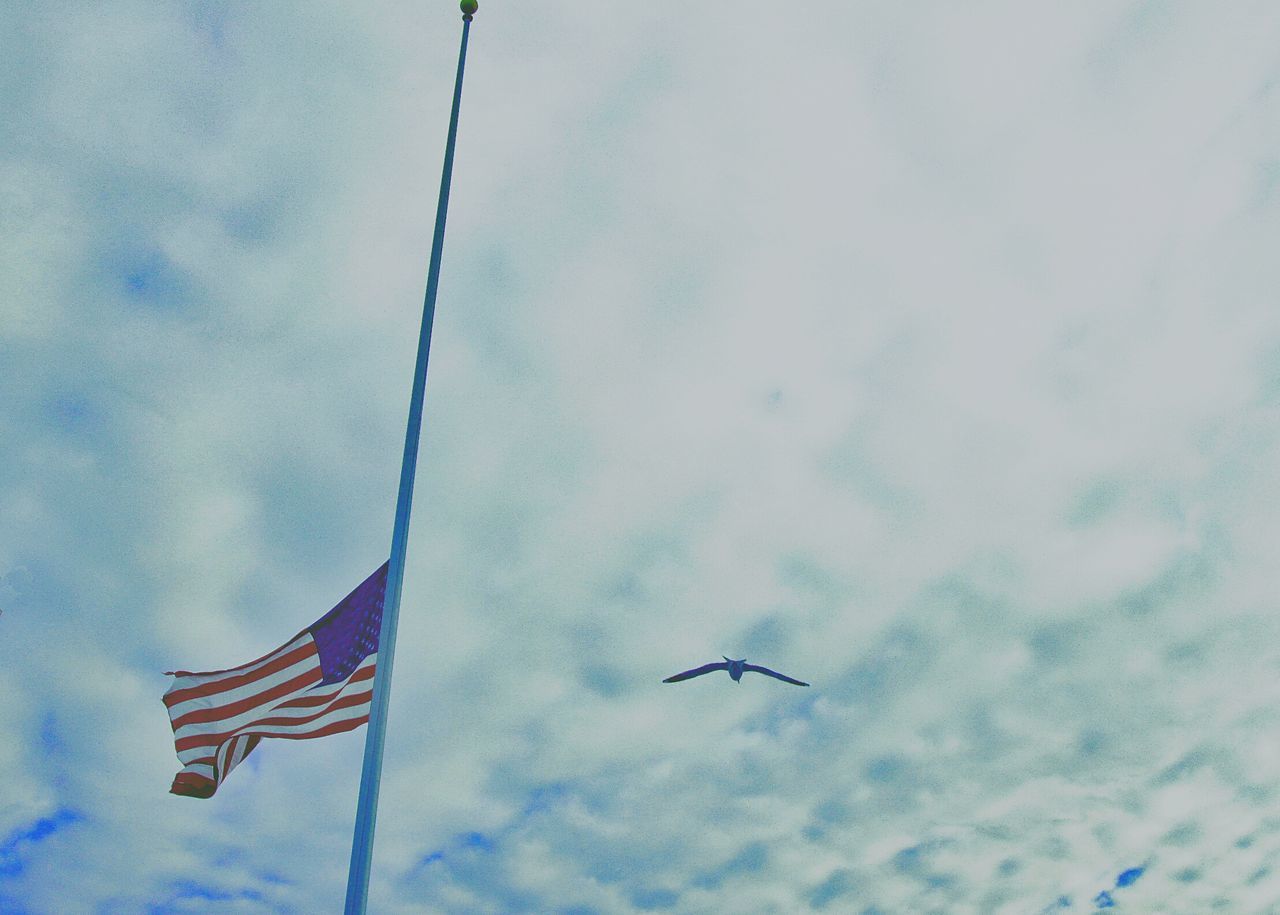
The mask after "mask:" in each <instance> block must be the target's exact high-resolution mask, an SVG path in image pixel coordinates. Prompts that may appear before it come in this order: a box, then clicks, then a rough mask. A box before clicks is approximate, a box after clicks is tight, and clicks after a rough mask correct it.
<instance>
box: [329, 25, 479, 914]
mask: <svg viewBox="0 0 1280 915" xmlns="http://www.w3.org/2000/svg"><path fill="white" fill-rule="evenodd" d="M477 6H478V4H477V2H476V0H462V3H461V7H462V44H461V46H460V47H459V49H458V76H457V80H456V81H455V82H454V86H453V110H452V112H451V113H450V115H449V138H448V140H447V142H446V143H445V149H444V169H443V173H442V174H441V176H440V201H439V203H438V204H437V205H436V230H435V237H434V239H433V240H432V242H431V263H430V266H429V267H428V268H427V291H426V296H425V298H424V299H423V305H422V330H421V331H420V333H419V336H418V362H417V365H416V367H415V369H414V374H413V394H412V395H411V397H410V398H409V425H408V429H407V430H406V431H405V437H404V461H403V463H402V464H401V465H400V492H399V495H398V497H397V499H396V520H395V528H394V529H393V531H392V534H391V560H390V562H389V563H388V566H387V591H386V599H385V602H384V604H383V610H382V629H381V632H380V633H379V637H378V664H377V673H376V674H375V675H374V678H373V701H372V704H371V707H370V709H369V729H368V731H367V732H366V734H365V741H364V765H363V766H362V768H361V770H360V798H359V801H358V802H357V805H356V828H355V836H354V838H353V839H352V842H351V870H350V872H349V873H348V875H347V905H346V909H345V910H344V911H345V915H364V911H365V905H366V903H367V900H368V897H369V865H370V863H371V862H372V860H373V832H374V825H375V823H376V821H377V818H378V788H379V783H380V781H381V778H382V745H383V742H384V739H385V737H386V733H387V703H388V700H389V699H390V696H391V667H392V662H393V659H394V655H395V650H396V623H397V621H398V618H399V615H400V586H401V584H402V583H403V582H404V557H405V547H406V545H407V543H408V539H409V510H410V507H411V505H412V502H413V477H414V471H415V470H416V469H417V463H418V439H419V433H420V431H421V429H422V398H423V392H424V391H425V389H426V384H427V357H428V356H429V355H430V353H431V325H432V323H433V321H434V319H435V312H436V288H437V287H438V286H439V283H440V256H441V253H442V252H443V250H444V223H445V215H446V214H447V212H448V210H449V181H450V178H451V177H452V174H453V149H454V143H455V141H456V140H457V136H458V108H459V107H460V105H461V104H462V71H463V67H464V65H465V64H466V61H467V35H468V33H469V32H470V29H471V17H472V15H473V14H474V13H475V11H476V8H477Z"/></svg>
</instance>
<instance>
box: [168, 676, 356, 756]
mask: <svg viewBox="0 0 1280 915" xmlns="http://www.w3.org/2000/svg"><path fill="white" fill-rule="evenodd" d="M375 659H376V655H370V656H369V657H368V658H366V659H365V660H364V662H362V665H361V667H360V668H357V670H356V671H355V672H354V673H352V675H351V676H350V677H349V678H348V679H347V680H346V681H345V682H343V683H336V684H333V685H332V688H326V689H325V691H324V692H317V691H316V690H318V689H320V687H319V686H318V685H316V686H315V687H314V689H312V690H305V689H301V688H295V690H294V692H293V693H291V694H290V695H291V696H292V698H288V699H281V697H280V695H277V694H278V693H279V689H278V688H273V689H271V690H269V691H268V692H269V693H270V694H271V698H270V699H264V700H262V701H254V700H253V699H248V700H244V701H243V702H241V703H237V704H236V707H235V708H230V707H228V706H221V707H220V709H225V710H226V711H227V712H228V713H229V714H227V715H225V716H222V715H213V716H210V717H208V718H204V719H203V720H194V721H186V720H185V719H186V718H187V717H188V716H184V718H183V719H181V723H179V720H175V721H174V724H175V725H176V726H175V728H174V731H173V733H174V742H175V745H176V746H177V749H178V750H179V754H180V755H181V753H182V751H184V750H189V749H190V748H191V747H197V746H201V745H204V744H207V743H210V742H211V741H212V742H216V741H217V740H220V739H222V738H223V737H224V736H225V735H227V734H231V733H234V732H236V731H239V730H240V729H241V728H242V727H244V726H246V725H248V724H252V723H253V722H254V721H256V720H257V719H258V718H260V717H262V716H263V715H265V714H268V713H275V714H294V715H297V716H302V715H305V714H307V713H308V712H310V711H311V710H313V709H315V708H318V707H321V706H324V705H325V704H326V703H328V702H329V701H330V700H332V699H333V698H334V697H336V696H338V695H341V694H342V692H343V690H346V689H347V688H348V687H349V686H351V685H352V684H359V683H364V682H366V681H367V680H369V679H371V678H372V677H373V675H374V673H375V671H376V667H375V664H374V661H375ZM295 680H297V681H304V682H302V683H300V684H299V686H308V685H314V684H317V683H318V681H319V680H320V675H319V667H313V668H312V669H311V670H310V671H308V672H307V673H306V674H304V675H302V676H300V677H298V678H295ZM282 685H284V684H282ZM231 712H235V713H236V714H230V713H231ZM195 738H200V739H195Z"/></svg>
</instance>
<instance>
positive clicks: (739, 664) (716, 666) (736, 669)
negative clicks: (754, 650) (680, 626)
mask: <svg viewBox="0 0 1280 915" xmlns="http://www.w3.org/2000/svg"><path fill="white" fill-rule="evenodd" d="M720 657H722V658H724V655H720ZM713 670H727V671H729V676H731V677H733V680H734V682H735V683H741V682H742V675H743V673H745V672H746V671H752V672H754V673H758V674H764V675H766V676H769V677H773V678H774V679H775V680H781V681H782V682H783V683H793V684H795V685H796V686H808V685H809V684H808V683H805V682H804V681H803V680H793V679H792V678H791V677H788V676H786V675H784V674H780V673H778V672H777V671H776V670H770V669H769V668H767V667H761V666H759V665H758V664H748V663H747V659H746V658H743V659H742V660H740V661H735V660H733V659H732V658H724V661H713V662H712V663H710V664H703V665H702V666H701V667H695V668H693V669H692V670H686V671H683V672H682V673H678V674H675V675H673V676H670V677H667V679H665V680H663V681H662V682H663V683H679V682H680V681H681V680H690V679H692V678H694V677H701V676H702V675H703V674H709V673H711V672H712V671H713Z"/></svg>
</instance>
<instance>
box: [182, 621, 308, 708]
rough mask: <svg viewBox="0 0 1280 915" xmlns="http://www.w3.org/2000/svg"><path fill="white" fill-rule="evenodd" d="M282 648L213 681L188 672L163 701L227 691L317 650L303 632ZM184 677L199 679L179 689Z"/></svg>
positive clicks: (200, 696)
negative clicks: (251, 666) (256, 664)
mask: <svg viewBox="0 0 1280 915" xmlns="http://www.w3.org/2000/svg"><path fill="white" fill-rule="evenodd" d="M285 647H286V648H288V649H290V650H288V651H285V650H281V651H280V652H278V653H276V654H275V655H274V656H273V657H271V658H269V659H267V660H266V661H265V663H263V664H262V665H261V666H259V667H258V668H256V669H254V670H251V671H248V672H247V673H242V674H236V675H234V676H227V677H218V678H216V679H212V680H206V679H204V677H203V675H202V674H189V675H188V676H185V677H182V678H180V679H179V680H175V681H174V684H173V686H172V687H170V689H169V691H168V692H166V693H165V694H164V704H165V705H167V706H169V708H170V709H172V708H173V707H174V706H175V705H178V704H179V703H181V702H186V701H187V700H189V699H200V698H204V697H206V696H212V695H214V694H215V693H221V692H226V691H227V690H233V689H237V688H238V687H241V686H246V685H249V684H253V683H256V682H257V681H259V680H261V679H262V678H263V677H266V676H268V675H270V674H273V673H275V672H277V671H280V670H284V669H285V668H287V667H289V666H291V665H293V664H296V663H297V662H298V661H300V660H302V659H304V658H306V657H308V656H309V655H313V654H315V653H316V646H315V642H313V641H312V639H311V636H310V635H303V636H302V640H301V641H300V642H298V643H297V644H296V647H295V645H294V644H292V643H291V644H290V645H287V646H285ZM183 680H196V681H198V682H197V683H196V684H195V685H193V686H189V687H186V688H178V684H179V683H181V682H182V681H183Z"/></svg>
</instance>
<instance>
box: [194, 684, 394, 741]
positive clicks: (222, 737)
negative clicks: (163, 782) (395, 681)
mask: <svg viewBox="0 0 1280 915" xmlns="http://www.w3.org/2000/svg"><path fill="white" fill-rule="evenodd" d="M372 697H373V692H372V691H370V692H367V693H358V694H357V695H355V696H346V697H344V698H342V699H338V700H337V701H336V702H335V703H334V704H333V705H331V706H329V707H328V708H325V709H322V710H321V711H319V712H316V713H315V714H314V715H304V716H303V717H301V718H288V717H280V718H259V719H255V720H253V721H250V722H248V723H246V724H243V725H241V726H240V727H238V728H234V729H232V730H230V731H223V732H222V733H221V734H192V735H190V736H188V737H179V738H178V739H177V740H175V741H174V746H175V748H176V749H177V752H179V753H181V752H183V751H184V750H191V749H194V748H195V747H216V746H219V745H220V744H222V743H224V742H225V741H227V740H229V739H230V738H232V737H235V736H236V735H237V734H245V733H252V732H251V731H247V730H246V729H247V728H254V727H258V726H260V725H263V724H267V723H270V724H307V723H309V722H312V721H315V720H316V719H317V718H323V717H324V716H325V715H327V714H329V712H331V711H333V710H335V709H339V708H351V707H352V706H354V705H359V704H360V703H361V702H368V701H370V699H372ZM352 700H355V701H352ZM266 736H268V737H273V736H276V735H273V734H268V735H266Z"/></svg>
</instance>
